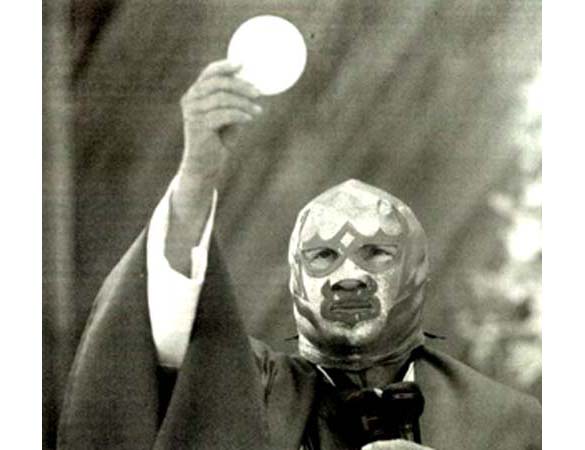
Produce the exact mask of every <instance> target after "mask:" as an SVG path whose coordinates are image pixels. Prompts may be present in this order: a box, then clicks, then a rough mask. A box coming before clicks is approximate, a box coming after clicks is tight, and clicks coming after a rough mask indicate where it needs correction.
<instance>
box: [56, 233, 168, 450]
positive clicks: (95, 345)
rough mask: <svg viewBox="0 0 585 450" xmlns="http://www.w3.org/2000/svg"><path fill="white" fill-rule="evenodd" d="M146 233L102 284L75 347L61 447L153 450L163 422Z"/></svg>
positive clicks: (60, 441)
mask: <svg viewBox="0 0 585 450" xmlns="http://www.w3.org/2000/svg"><path fill="white" fill-rule="evenodd" d="M145 241H146V239H145V233H144V232H143V233H142V234H141V235H140V236H139V237H138V239H137V240H136V241H135V242H134V244H133V245H132V247H131V248H130V249H129V250H128V252H127V253H126V255H125V256H124V257H123V258H122V260H121V261H120V262H119V263H118V264H117V266H116V267H115V268H114V269H113V270H112V272H111V273H110V275H109V276H108V277H107V279H106V281H105V282H104V284H103V285H102V287H101V289H100V291H99V293H98V295H97V297H96V300H95V302H94V306H93V309H92V312H91V314H90V317H89V320H88V323H87V326H86V329H85V331H84V334H83V336H82V339H81V343H80V345H79V347H78V351H77V354H76V357H75V361H74V363H73V367H72V369H71V373H70V378H69V384H68V388H67V391H66V394H65V401H64V406H63V410H62V414H61V420H60V424H59V433H58V448H60V449H81V448H83V449H93V448H136V449H139V448H140V449H145V448H150V447H151V446H152V443H153V442H154V439H155V437H156V431H157V425H158V421H159V417H158V409H159V405H158V386H157V376H156V374H157V364H158V361H157V357H156V351H155V347H154V343H153V341H152V331H151V328H150V321H149V317H148V306H147V302H146V265H145V256H146V255H145V251H146V244H145Z"/></svg>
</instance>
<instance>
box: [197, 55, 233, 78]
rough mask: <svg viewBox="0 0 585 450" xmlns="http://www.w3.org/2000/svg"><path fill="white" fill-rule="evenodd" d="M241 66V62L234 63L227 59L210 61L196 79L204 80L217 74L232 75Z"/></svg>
mask: <svg viewBox="0 0 585 450" xmlns="http://www.w3.org/2000/svg"><path fill="white" fill-rule="evenodd" d="M241 68H242V65H241V64H236V63H233V62H231V61H228V60H227V59H222V60H219V61H215V62H212V63H211V64H209V65H208V66H207V67H206V68H205V69H203V71H202V72H201V74H200V75H199V77H198V78H197V79H198V80H206V79H208V78H211V77H214V76H217V75H233V74H235V73H236V72H237V71H238V70H240V69H241Z"/></svg>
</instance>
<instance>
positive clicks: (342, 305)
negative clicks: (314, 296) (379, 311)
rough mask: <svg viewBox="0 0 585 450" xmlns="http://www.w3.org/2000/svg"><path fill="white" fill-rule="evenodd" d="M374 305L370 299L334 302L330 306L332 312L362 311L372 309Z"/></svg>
mask: <svg viewBox="0 0 585 450" xmlns="http://www.w3.org/2000/svg"><path fill="white" fill-rule="evenodd" d="M373 307H374V305H373V304H372V302H371V301H370V300H369V299H357V298H356V299H346V300H333V302H331V304H330V305H329V310H330V311H348V312H351V311H360V310H363V309H372V308H373Z"/></svg>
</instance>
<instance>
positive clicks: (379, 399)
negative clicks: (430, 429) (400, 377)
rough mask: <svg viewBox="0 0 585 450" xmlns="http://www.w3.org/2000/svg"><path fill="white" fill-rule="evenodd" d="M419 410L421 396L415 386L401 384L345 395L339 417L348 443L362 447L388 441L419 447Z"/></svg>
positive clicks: (420, 412) (421, 408) (421, 404)
mask: <svg viewBox="0 0 585 450" xmlns="http://www.w3.org/2000/svg"><path fill="white" fill-rule="evenodd" d="M423 410H424V397H423V395H422V392H421V391H420V389H419V387H418V386H417V384H416V383H413V382H401V383H393V384H391V385H389V386H388V387H386V388H385V389H383V390H380V389H376V390H372V389H363V390H360V391H358V392H354V393H351V394H349V395H348V396H347V397H346V399H345V401H344V406H343V412H342V414H343V416H345V419H344V420H343V422H344V424H345V426H346V427H347V428H346V432H348V434H351V435H352V436H351V440H352V441H354V442H355V444H356V445H358V446H360V447H363V446H364V445H366V444H369V443H371V442H375V441H382V440H391V439H404V440H407V441H412V442H416V443H418V444H420V443H421V436H420V427H419V418H420V416H421V415H422V413H423ZM344 434H345V433H344ZM348 437H349V436H348Z"/></svg>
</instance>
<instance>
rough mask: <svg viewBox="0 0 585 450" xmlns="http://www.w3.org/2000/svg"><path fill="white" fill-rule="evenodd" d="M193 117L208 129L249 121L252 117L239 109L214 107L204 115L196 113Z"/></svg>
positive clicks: (217, 128)
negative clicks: (214, 108)
mask: <svg viewBox="0 0 585 450" xmlns="http://www.w3.org/2000/svg"><path fill="white" fill-rule="evenodd" d="M195 119H196V120H202V122H203V124H204V126H205V127H206V128H208V129H210V130H219V129H220V128H222V127H225V126H228V125H233V124H236V123H246V122H250V121H251V120H252V119H253V117H252V116H251V115H250V114H248V113H245V112H243V111H240V110H239V109H216V110H214V111H211V112H209V113H207V114H204V115H197V116H195Z"/></svg>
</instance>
